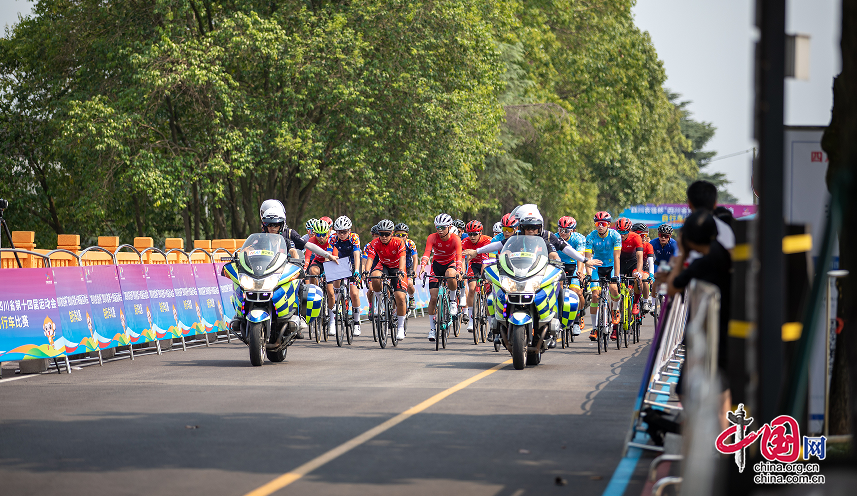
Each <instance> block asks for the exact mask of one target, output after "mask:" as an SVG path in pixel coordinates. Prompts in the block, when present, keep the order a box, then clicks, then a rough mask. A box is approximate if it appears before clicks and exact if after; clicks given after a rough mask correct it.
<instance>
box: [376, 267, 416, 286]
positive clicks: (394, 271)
mask: <svg viewBox="0 0 857 496" xmlns="http://www.w3.org/2000/svg"><path fill="white" fill-rule="evenodd" d="M375 270H381V273H382V274H384V275H385V276H390V277H395V279H391V280H390V284H391V285H392V286H393V291H405V289H406V287H407V283H408V279H407V276H406V277H405V280H404V281H402V280H401V279H399V268H398V267H396V268H393V267H383V266H381V267H377V268H376V269H375Z"/></svg>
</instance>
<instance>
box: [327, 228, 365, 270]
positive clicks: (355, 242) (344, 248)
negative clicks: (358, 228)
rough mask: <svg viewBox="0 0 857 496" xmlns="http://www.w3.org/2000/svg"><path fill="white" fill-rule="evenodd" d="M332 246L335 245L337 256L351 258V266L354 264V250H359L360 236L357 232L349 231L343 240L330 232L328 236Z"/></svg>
mask: <svg viewBox="0 0 857 496" xmlns="http://www.w3.org/2000/svg"><path fill="white" fill-rule="evenodd" d="M330 242H331V245H332V246H335V247H336V251H337V253H338V254H339V258H347V259H349V260H351V264H352V267H354V266H355V265H356V262H357V261H356V260H354V252H355V251H358V250H360V236H358V235H357V233H351V234H349V235H348V237H347V238H345V239H344V240H342V239H339V236H337V235H336V234H332V235H331V236H330Z"/></svg>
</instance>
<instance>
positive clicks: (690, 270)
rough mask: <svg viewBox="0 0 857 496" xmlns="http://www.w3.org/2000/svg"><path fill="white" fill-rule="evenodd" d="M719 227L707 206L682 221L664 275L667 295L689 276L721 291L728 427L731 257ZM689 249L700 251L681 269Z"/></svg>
mask: <svg viewBox="0 0 857 496" xmlns="http://www.w3.org/2000/svg"><path fill="white" fill-rule="evenodd" d="M717 237H718V229H717V225H716V224H715V217H714V214H712V213H711V212H710V211H708V210H706V209H697V210H696V211H695V212H693V213H692V214H691V215H690V216H689V217H688V218H687V219H686V220H685V221H684V226H683V227H682V229H681V233H680V237H679V246H680V247H681V254H680V255H679V256H678V257H674V258H673V262H675V264H674V265H673V267H674V268H673V270H672V271H671V272H670V274H669V275H667V276H666V282H667V288H668V292H669V294H670V296H672V295H675V294H676V293H678V292H680V291H682V290H683V289H684V288H686V287H687V286H688V285H689V284H690V281H691V280H692V279H699V280H702V281H706V282H709V283H711V284H714V285H715V286H717V288H718V289H719V290H720V327H719V329H718V335H719V343H718V348H717V367H718V369H719V370H720V378H721V381H722V384H723V388H722V391H721V398H720V399H721V405H722V408H721V410H720V423H721V425H722V427H723V428H724V429H725V428H726V427H728V425H729V424H728V423H727V421H726V412H728V411H729V410H730V409H731V407H732V395H731V392H730V390H729V384H728V382H727V379H726V365H727V357H728V353H727V348H726V345H727V343H728V340H727V336H728V328H729V316H730V308H729V306H730V302H731V289H732V257H731V256H730V255H729V252H728V251H727V250H726V249H725V248H724V247H723V245H721V244H720V242H719V241H718V240H717ZM691 250H693V251H696V252H698V253H699V254H700V257H698V258H697V259H696V260H694V261H693V262H691V264H690V265H689V266H688V267H687V268H686V269H684V270H682V271H679V270H678V268H680V267H683V266H684V262H685V260H684V259H685V258H686V257H687V255H685V254H687V253H690V252H691Z"/></svg>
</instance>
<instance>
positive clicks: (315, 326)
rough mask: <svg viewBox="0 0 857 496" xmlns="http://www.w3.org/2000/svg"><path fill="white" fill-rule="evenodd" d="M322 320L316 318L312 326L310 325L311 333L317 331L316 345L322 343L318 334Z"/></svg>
mask: <svg viewBox="0 0 857 496" xmlns="http://www.w3.org/2000/svg"><path fill="white" fill-rule="evenodd" d="M320 323H321V319H320V318H316V319H315V320H313V321H312V325H310V332H313V331H315V343H316V344H318V343H319V342H321V335H320V334H319V333H318V328H319V327H320V325H321V324H320Z"/></svg>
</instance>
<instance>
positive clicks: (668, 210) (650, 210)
mask: <svg viewBox="0 0 857 496" xmlns="http://www.w3.org/2000/svg"><path fill="white" fill-rule="evenodd" d="M718 206H719V207H726V208H727V209H729V211H730V212H732V216H733V217H734V218H735V219H736V220H737V219H742V218H745V217H749V218H752V216H753V215H755V214H756V205H737V204H723V205H718ZM688 215H690V207H688V206H687V204H686V203H664V204H661V205H637V206H634V207H629V208H626V209H625V210H623V211H622V213H621V214H619V215H618V216H617V217H616V218H619V217H627V218H628V219H630V220H631V222H632V223H634V224H636V223H638V222H642V223H643V224H646V225H647V226H649V227H657V226H659V225H661V224H670V225H671V226H673V227H681V226H682V225H683V224H684V219H685V218H686V217H687V216H688Z"/></svg>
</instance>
